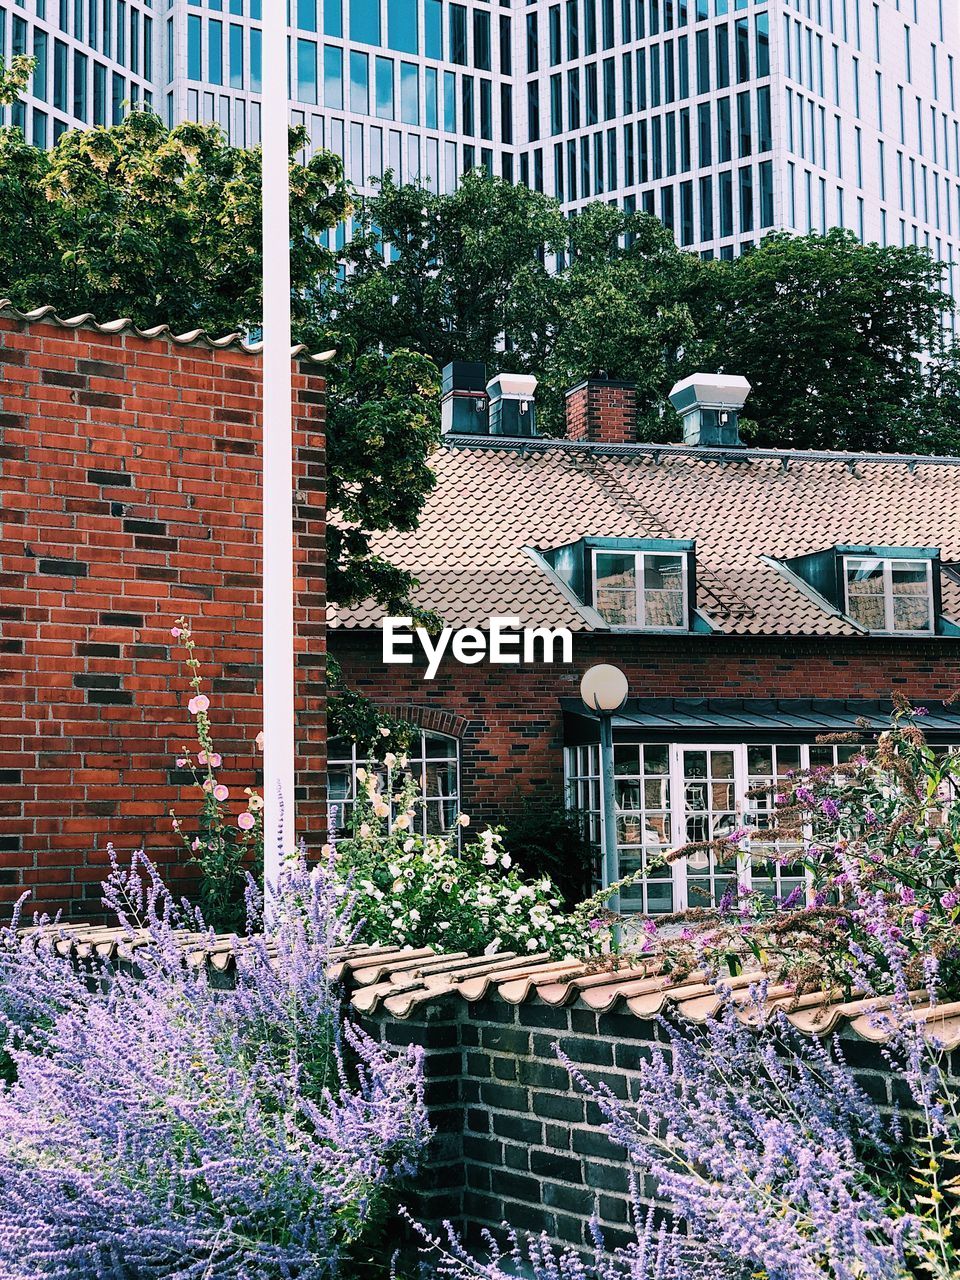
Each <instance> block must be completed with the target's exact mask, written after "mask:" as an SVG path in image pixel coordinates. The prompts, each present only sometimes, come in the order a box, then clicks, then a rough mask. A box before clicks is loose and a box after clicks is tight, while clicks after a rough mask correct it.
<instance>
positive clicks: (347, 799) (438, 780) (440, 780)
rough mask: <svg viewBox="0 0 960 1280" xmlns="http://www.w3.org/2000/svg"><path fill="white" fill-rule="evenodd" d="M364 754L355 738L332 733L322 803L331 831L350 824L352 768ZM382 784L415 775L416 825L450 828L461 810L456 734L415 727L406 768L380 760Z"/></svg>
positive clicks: (429, 831) (361, 764)
mask: <svg viewBox="0 0 960 1280" xmlns="http://www.w3.org/2000/svg"><path fill="white" fill-rule="evenodd" d="M366 767H367V759H366V755H365V752H364V751H363V750H362V749H361V750H360V751H359V753H358V751H357V744H356V743H355V742H351V741H350V739H349V738H332V739H331V740H330V744H329V747H328V764H327V803H328V805H329V807H330V810H331V818H330V826H331V829H332V830H333V831H340V832H342V831H346V830H347V829H348V828H349V825H350V811H351V809H352V808H353V803H354V800H355V799H356V794H357V791H356V788H357V769H358V768H366ZM377 772H378V773H379V774H380V776H381V778H382V779H383V782H384V784H385V785H386V784H388V785H389V787H390V789H391V790H396V788H397V787H398V786H399V785H400V781H401V779H400V774H401V772H405V773H407V774H409V775H411V776H412V777H413V778H415V779H416V781H417V783H418V785H419V787H420V794H421V796H422V798H423V801H424V804H423V805H422V807H421V808H420V810H419V812H418V816H417V819H416V823H417V830H419V831H420V832H421V833H422V834H423V835H446V834H448V833H449V832H451V831H453V830H455V829H456V828H455V822H456V818H457V814H458V813H459V812H460V744H459V742H458V741H457V739H456V738H451V737H449V736H448V735H447V734H445V733H434V732H433V731H431V730H429V729H420V730H418V731H417V732H416V734H415V736H414V738H413V741H412V742H411V744H410V750H409V752H408V754H407V765H406V769H405V770H403V771H401V770H400V767H399V765H397V766H395V768H394V769H393V770H392V771H390V777H389V780H388V778H387V773H388V771H387V769H386V767H385V766H384V765H380V766H379V767H378V769H377Z"/></svg>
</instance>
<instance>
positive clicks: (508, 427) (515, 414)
mask: <svg viewBox="0 0 960 1280" xmlns="http://www.w3.org/2000/svg"><path fill="white" fill-rule="evenodd" d="M536 390H537V380H536V378H535V377H534V376H533V374H529V373H498V374H497V375H496V377H495V378H491V379H490V381H489V382H488V383H487V395H488V396H489V397H490V434H491V435H492V436H535V435H536V434H537V408H536V404H535V403H534V399H533V397H534V395H535V394H536Z"/></svg>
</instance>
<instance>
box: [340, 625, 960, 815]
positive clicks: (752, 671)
mask: <svg viewBox="0 0 960 1280" xmlns="http://www.w3.org/2000/svg"><path fill="white" fill-rule="evenodd" d="M329 643H330V651H331V653H333V654H334V655H335V656H336V657H337V658H338V659H339V660H340V662H341V663H342V665H343V671H344V676H345V677H346V679H347V681H348V682H349V684H350V685H351V687H354V688H357V689H359V690H360V691H361V692H362V693H365V694H367V695H368V696H370V697H372V698H373V699H374V700H375V701H377V702H378V703H380V704H382V705H383V706H385V707H387V708H390V709H393V708H395V709H396V710H397V712H398V713H399V714H406V715H408V716H409V715H411V714H412V715H414V716H416V717H417V718H418V719H421V720H422V722H423V723H424V725H425V727H438V728H441V729H444V730H445V731H446V732H449V733H452V734H454V735H455V736H459V737H460V740H461V755H462V764H461V785H462V790H463V803H464V809H465V811H466V812H468V813H470V814H472V815H476V816H477V817H479V818H483V819H484V820H490V821H500V820H502V819H503V818H504V816H507V817H509V815H510V814H511V813H515V812H516V811H517V810H518V808H519V807H520V804H521V802H522V797H523V796H524V795H529V794H530V793H531V792H533V791H536V790H537V789H548V790H551V791H554V792H558V791H559V790H560V788H561V786H562V782H563V759H562V746H563V723H562V714H561V711H560V705H559V703H560V699H561V698H578V697H579V683H580V677H581V676H582V674H583V672H584V671H585V670H586V669H587V668H588V667H590V666H592V665H593V664H594V663H596V662H613V663H616V665H617V666H619V667H621V668H622V670H623V671H624V672H625V673H626V674H627V677H628V679H629V681H630V695H631V697H635V698H711V697H712V698H878V699H882V700H886V699H889V697H890V695H891V693H892V691H893V690H895V689H896V690H900V691H902V692H903V693H904V694H906V695H907V697H909V698H912V699H914V700H915V702H917V703H918V704H923V703H929V704H930V705H931V706H936V705H937V704H938V703H940V702H941V701H942V700H943V699H945V698H947V697H948V696H949V695H950V694H952V693H953V692H954V691H955V690H956V689H958V688H960V653H958V652H957V646H956V645H955V644H954V643H949V642H943V641H938V640H931V641H917V642H913V643H910V642H907V641H894V640H889V641H888V640H869V641H867V640H859V639H850V640H843V639H833V640H793V641H788V640H772V641H771V640H757V639H739V638H735V637H728V636H702V637H701V636H690V637H686V638H684V639H682V640H680V639H657V638H654V637H650V638H648V639H641V638H636V637H625V636H617V637H604V636H582V637H579V638H577V637H575V638H574V649H573V657H574V661H573V663H572V664H570V665H563V664H555V665H553V666H543V665H538V666H536V667H508V666H495V667H493V666H488V665H487V664H485V663H484V664H482V665H478V666H471V667H465V666H461V665H458V664H457V663H456V662H454V661H452V660H445V661H444V662H443V663H442V665H441V667H440V670H439V672H438V673H437V676H436V678H435V679H433V680H430V681H426V680H424V679H423V678H422V676H423V670H422V666H421V667H418V666H389V667H387V666H384V665H383V663H382V661H381V646H380V635H379V632H378V633H377V634H376V635H373V636H370V635H367V636H364V635H361V634H359V633H353V634H351V633H348V632H341V631H333V632H331V633H330V637H329ZM438 712H444V713H446V715H445V716H444V717H443V722H441V719H440V717H439V716H438V714H437V713H438ZM428 713H429V716H430V718H429V719H428V718H427V715H428Z"/></svg>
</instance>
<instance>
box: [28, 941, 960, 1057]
mask: <svg viewBox="0 0 960 1280" xmlns="http://www.w3.org/2000/svg"><path fill="white" fill-rule="evenodd" d="M44 934H45V935H47V936H48V937H52V938H53V939H54V943H55V946H56V948H57V950H58V952H59V953H60V954H62V955H72V956H73V957H75V958H76V959H77V960H84V959H86V960H89V959H91V958H92V957H93V956H94V955H96V956H97V957H98V958H100V959H102V960H106V961H116V960H118V959H119V960H131V959H132V960H135V957H136V950H137V948H138V946H142V945H143V944H144V941H145V938H144V935H143V934H142V933H136V932H134V933H131V932H128V931H124V930H121V929H108V928H98V927H95V926H90V925H64V926H49V927H47V928H46V929H24V930H23V931H22V938H23V943H24V945H25V946H28V947H29V946H36V945H37V942H38V939H39V938H40V937H41V935H44ZM181 941H182V942H183V945H184V947H185V950H186V952H187V955H188V958H189V961H190V963H191V964H193V965H194V966H197V967H199V966H201V965H203V964H207V965H209V966H211V967H212V968H214V969H215V970H216V971H217V972H224V971H226V970H228V969H229V968H230V967H231V965H232V963H233V959H234V955H235V953H236V949H237V947H238V946H240V947H243V946H245V945H249V944H248V943H246V941H245V940H244V939H240V940H238V939H237V938H235V937H232V936H228V935H221V936H218V937H216V938H215V939H211V937H210V935H209V934H204V935H201V934H183V935H182V938H181ZM332 955H333V962H332V964H331V967H330V974H331V977H333V978H336V979H342V980H343V981H344V983H345V985H346V987H347V989H348V991H350V1000H351V1004H352V1006H353V1007H354V1009H356V1011H357V1012H358V1013H361V1014H365V1015H370V1014H374V1013H376V1012H377V1011H378V1010H380V1009H383V1010H386V1011H387V1012H388V1013H390V1014H391V1015H392V1016H393V1017H396V1018H406V1017H409V1016H410V1014H411V1013H413V1012H414V1011H415V1010H416V1009H418V1008H420V1007H422V1006H424V1005H429V1004H432V1003H434V1002H436V1001H438V1000H443V999H448V998H453V997H456V996H459V997H460V998H461V999H463V1000H464V1001H465V1002H467V1003H471V1004H473V1003H476V1002H477V1001H478V1000H482V999H484V998H485V997H488V996H496V997H498V998H499V999H501V1000H504V1001H505V1002H507V1003H508V1004H515V1005H518V1004H524V1003H527V1002H528V1001H539V1002H541V1003H545V1004H548V1005H555V1006H556V1005H562V1004H575V1003H581V1004H583V1005H585V1006H586V1007H587V1008H590V1009H592V1010H594V1011H597V1012H604V1013H605V1012H609V1011H611V1010H613V1009H616V1008H618V1007H621V1008H622V1007H625V1008H626V1010H628V1011H629V1012H630V1013H632V1014H633V1015H634V1016H635V1017H638V1018H644V1019H649V1018H653V1017H656V1016H657V1015H659V1014H661V1013H663V1012H664V1011H665V1010H676V1012H677V1013H679V1014H680V1015H681V1016H683V1017H684V1018H687V1019H689V1020H691V1021H693V1022H705V1021H706V1020H707V1019H708V1018H711V1017H713V1016H715V1015H716V1013H717V1011H718V1010H719V1008H720V1006H721V1003H722V1000H721V997H720V995H719V994H718V992H717V990H716V989H715V988H714V987H713V986H712V985H711V984H710V983H709V982H706V981H705V980H704V975H703V974H702V973H693V974H690V975H688V976H687V977H686V978H684V979H682V980H677V981H673V980H671V979H670V978H669V977H667V976H665V975H664V974H662V973H657V972H655V970H656V969H657V968H658V964H659V962H658V960H657V959H656V958H648V959H645V960H642V961H639V962H638V963H637V964H635V965H634V966H633V967H632V968H631V967H629V966H626V965H619V966H618V967H617V966H615V964H614V962H612V961H611V962H609V963H608V966H607V967H606V968H600V969H598V968H597V966H596V964H595V963H591V964H585V963H583V962H581V961H579V960H559V961H558V960H551V959H549V958H548V957H546V956H544V955H535V956H518V955H515V954H514V953H512V952H509V951H506V952H498V953H497V954H496V955H491V956H469V955H467V954H466V953H465V952H462V951H461V952H452V953H449V954H442V953H437V952H435V951H433V950H432V948H430V947H421V948H418V949H417V950H415V951H414V950H412V949H408V950H405V949H401V948H395V947H367V946H362V945H356V946H352V947H344V948H340V949H339V950H335V951H334V952H333V953H332ZM763 977H764V975H763V974H762V973H761V972H759V971H758V972H751V973H744V974H740V975H739V976H738V977H736V978H729V979H727V980H726V983H725V985H726V986H727V987H728V988H729V989H730V991H731V992H732V999H733V1001H734V1005H735V1008H736V1011H737V1016H738V1017H739V1018H740V1019H741V1020H742V1021H743V1022H745V1023H748V1024H752V1023H756V1021H757V1018H758V1011H757V1008H756V1004H755V1002H754V999H753V992H754V990H755V988H756V985H757V983H758V982H760V981H761V980H762V979H763ZM911 996H912V998H913V1000H914V1001H915V1002H916V1005H915V1010H914V1016H915V1018H916V1019H917V1020H918V1021H922V1022H923V1023H924V1025H925V1028H926V1032H927V1034H928V1035H930V1036H931V1037H936V1038H937V1039H938V1040H939V1041H940V1042H941V1043H942V1044H943V1046H944V1047H945V1048H946V1049H949V1050H952V1049H956V1048H958V1047H960V1001H958V1002H954V1003H949V1004H941V1005H937V1006H935V1007H933V1008H931V1007H930V1006H929V1003H928V998H927V994H926V992H925V991H914V992H912V993H911ZM889 1004H890V1002H889V1000H888V999H886V998H884V997H877V996H870V997H866V998H864V997H860V996H857V995H856V994H855V996H854V998H852V999H842V998H840V997H838V996H837V995H836V994H834V993H830V992H827V991H817V992H810V993H807V994H805V995H802V996H796V995H795V994H794V993H793V991H791V989H790V988H789V987H786V986H782V985H771V986H770V987H769V989H768V991H767V993H766V1003H765V1006H764V1008H765V1013H766V1014H772V1013H773V1012H775V1011H778V1010H779V1011H782V1012H783V1013H784V1015H785V1016H786V1018H787V1019H788V1020H789V1022H790V1023H791V1024H792V1025H793V1026H794V1027H796V1028H797V1030H798V1031H802V1032H804V1033H806V1034H808V1035H817V1036H824V1035H827V1034H828V1033H830V1032H832V1031H834V1030H836V1029H837V1028H838V1027H839V1026H841V1025H842V1024H843V1025H846V1026H849V1028H850V1029H851V1030H852V1031H853V1032H854V1033H855V1034H856V1035H857V1036H859V1037H860V1038H861V1039H864V1040H872V1041H883V1040H884V1039H885V1038H886V1036H885V1033H884V1030H883V1028H882V1026H878V1024H877V1021H876V1018H875V1016H874V1015H875V1014H877V1013H878V1012H882V1011H883V1010H884V1009H885V1008H889Z"/></svg>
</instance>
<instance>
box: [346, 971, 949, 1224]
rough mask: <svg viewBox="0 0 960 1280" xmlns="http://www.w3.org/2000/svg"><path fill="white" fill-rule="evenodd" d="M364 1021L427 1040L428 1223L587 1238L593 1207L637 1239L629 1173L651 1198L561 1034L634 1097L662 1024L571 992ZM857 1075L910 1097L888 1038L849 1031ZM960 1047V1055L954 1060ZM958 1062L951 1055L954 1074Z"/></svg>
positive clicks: (883, 1098)
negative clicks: (893, 1068)
mask: <svg viewBox="0 0 960 1280" xmlns="http://www.w3.org/2000/svg"><path fill="white" fill-rule="evenodd" d="M366 1025H367V1029H368V1030H370V1031H372V1032H373V1033H374V1034H376V1035H378V1036H383V1037H385V1038H386V1039H387V1040H388V1041H390V1042H391V1043H394V1044H408V1043H415V1044H421V1045H423V1046H424V1048H425V1049H426V1068H427V1074H428V1086H427V1100H428V1103H429V1105H430V1109H431V1117H432V1119H433V1123H434V1125H435V1126H436V1128H437V1138H436V1139H435V1143H434V1147H433V1150H432V1151H431V1153H430V1156H429V1158H428V1161H427V1163H426V1166H425V1169H424V1172H423V1173H422V1174H421V1175H418V1177H417V1178H416V1180H415V1181H413V1182H411V1184H410V1185H409V1186H407V1187H406V1188H405V1189H404V1199H405V1202H406V1203H407V1204H408V1206H409V1207H410V1209H411V1211H412V1212H413V1213H415V1214H416V1215H418V1216H419V1217H420V1218H421V1220H425V1221H427V1222H437V1221H439V1220H441V1219H443V1218H449V1219H452V1220H454V1221H456V1222H458V1223H459V1224H460V1225H461V1227H462V1228H464V1229H466V1231H467V1234H468V1236H469V1237H470V1238H473V1239H477V1238H479V1233H480V1231H481V1229H482V1228H484V1227H486V1228H488V1229H490V1230H493V1231H496V1230H497V1229H498V1228H499V1227H500V1225H501V1223H503V1222H508V1223H510V1224H511V1225H512V1226H514V1227H516V1228H517V1229H518V1230H521V1231H531V1232H537V1233H539V1232H541V1231H546V1232H547V1234H548V1235H549V1236H550V1237H552V1238H553V1239H554V1240H555V1241H556V1242H559V1243H564V1244H572V1245H575V1246H578V1247H579V1246H587V1247H589V1246H590V1244H591V1242H592V1238H591V1236H590V1220H591V1218H592V1217H593V1215H594V1213H596V1215H597V1217H598V1219H599V1221H600V1223H601V1226H602V1228H603V1232H604V1236H605V1239H606V1240H607V1242H608V1244H609V1245H610V1246H611V1247H612V1246H615V1245H618V1244H626V1243H628V1242H629V1241H630V1240H631V1239H633V1238H634V1235H633V1230H632V1227H631V1225H630V1224H631V1216H630V1195H629V1183H630V1176H631V1172H632V1173H633V1174H634V1175H635V1176H636V1177H637V1178H638V1185H639V1191H640V1198H641V1201H643V1202H645V1203H648V1204H651V1205H653V1204H655V1203H656V1200H655V1198H654V1191H655V1188H654V1186H653V1184H652V1182H651V1181H650V1179H649V1178H645V1177H644V1175H643V1170H640V1169H631V1166H630V1163H629V1161H628V1159H627V1156H626V1152H625V1151H624V1150H623V1149H622V1148H620V1147H618V1146H616V1145H615V1144H614V1143H612V1142H611V1141H610V1140H609V1139H607V1137H606V1136H605V1135H604V1134H603V1132H602V1127H603V1118H602V1116H601V1115H600V1113H599V1110H598V1108H597V1106H596V1105H595V1104H594V1103H592V1102H590V1101H589V1100H588V1099H587V1098H586V1097H585V1096H584V1094H583V1093H582V1092H581V1091H580V1090H579V1089H578V1088H577V1087H576V1086H575V1085H573V1084H572V1083H571V1081H570V1079H569V1076H568V1074H567V1072H566V1070H565V1069H564V1068H563V1067H562V1066H561V1065H560V1063H559V1062H558V1061H557V1058H556V1054H555V1051H554V1045H556V1044H558V1043H559V1045H560V1046H561V1047H562V1048H563V1050H564V1052H565V1053H566V1054H567V1056H568V1057H569V1058H570V1059H571V1061H572V1062H574V1063H575V1064H576V1065H577V1066H578V1067H579V1069H580V1071H581V1073H582V1074H583V1075H584V1076H585V1077H586V1078H587V1079H588V1080H589V1081H591V1082H593V1083H603V1084H606V1085H607V1086H608V1087H609V1088H610V1089H611V1090H612V1091H613V1093H614V1094H615V1095H616V1096H617V1097H619V1098H623V1099H624V1100H630V1099H632V1098H635V1097H636V1096H637V1080H638V1067H639V1065H640V1063H641V1062H642V1061H643V1059H644V1058H645V1057H647V1056H648V1055H649V1052H650V1049H651V1047H652V1045H654V1044H655V1043H657V1042H658V1041H662V1040H663V1039H664V1032H663V1031H662V1029H661V1027H660V1025H659V1024H658V1023H656V1022H655V1021H651V1020H646V1019H641V1018H636V1017H634V1016H632V1015H631V1014H629V1013H616V1012H614V1013H607V1014H597V1013H595V1012H594V1011H593V1010H591V1009H587V1008H584V1007H583V1006H582V1005H580V1004H579V1003H574V1004H572V1005H571V1006H569V1007H568V1008H555V1007H553V1006H549V1005H546V1004H543V1003H539V1002H537V1001H530V1002H528V1003H526V1004H522V1005H519V1006H516V1005H510V1004H507V1003H506V1002H504V1001H503V1000H501V999H500V998H499V997H498V996H488V997H485V998H484V999H483V1000H480V1001H478V1002H476V1003H475V1004H468V1003H467V1002H466V1001H465V1000H463V999H462V998H461V997H460V996H457V995H453V996H448V997H446V998H444V999H442V1000H437V1001H435V1002H434V1003H433V1004H432V1005H428V1006H425V1007H424V1006H421V1011H420V1013H419V1015H418V1016H416V1017H413V1018H411V1019H409V1020H405V1021H397V1020H395V1019H393V1018H392V1017H391V1016H390V1015H389V1014H388V1013H385V1012H383V1011H381V1012H380V1013H379V1014H378V1015H377V1016H376V1017H374V1018H371V1019H369V1020H368V1021H367V1024H366ZM841 1040H842V1042H843V1050H844V1054H845V1056H846V1058H847V1061H848V1063H849V1065H850V1066H851V1067H852V1068H853V1069H854V1072H855V1075H856V1077H857V1079H858V1080H859V1082H860V1084H861V1085H862V1086H863V1087H864V1088H865V1089H866V1091H867V1092H868V1093H869V1094H870V1095H871V1096H872V1097H874V1098H876V1099H877V1100H878V1101H879V1102H880V1103H881V1104H882V1105H883V1106H884V1107H891V1109H892V1106H893V1104H894V1103H897V1104H899V1105H900V1106H902V1107H903V1106H906V1107H909V1105H910V1098H909V1095H908V1094H907V1092H906V1090H905V1087H904V1086H903V1084H902V1082H900V1081H897V1080H895V1079H894V1078H893V1077H892V1075H891V1072H890V1070H889V1069H888V1067H887V1066H886V1064H885V1062H884V1060H883V1057H882V1054H881V1050H880V1048H879V1046H877V1045H875V1044H871V1043H868V1042H866V1041H864V1040H861V1039H859V1038H858V1037H857V1036H855V1035H854V1034H853V1033H852V1032H850V1031H849V1030H846V1031H844V1032H842V1033H841ZM958 1056H960V1055H954V1058H955V1059H957V1058H958ZM958 1068H960V1062H958V1061H955V1062H954V1068H953V1070H954V1074H955V1075H956V1074H958Z"/></svg>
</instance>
